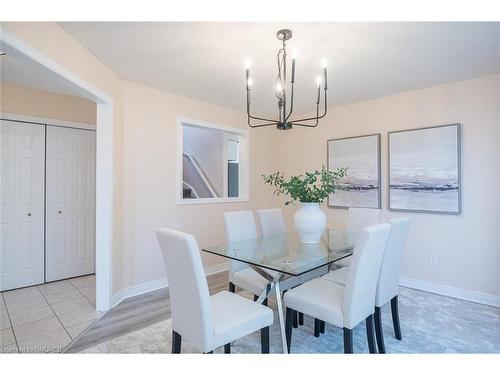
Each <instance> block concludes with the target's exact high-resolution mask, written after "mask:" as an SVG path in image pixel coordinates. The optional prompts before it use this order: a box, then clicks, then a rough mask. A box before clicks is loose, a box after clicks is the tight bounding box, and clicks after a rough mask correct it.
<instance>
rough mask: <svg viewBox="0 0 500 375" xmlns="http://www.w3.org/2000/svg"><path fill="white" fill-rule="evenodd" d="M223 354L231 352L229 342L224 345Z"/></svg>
mask: <svg viewBox="0 0 500 375" xmlns="http://www.w3.org/2000/svg"><path fill="white" fill-rule="evenodd" d="M224 354H231V344H230V343H229V344H226V345H224Z"/></svg>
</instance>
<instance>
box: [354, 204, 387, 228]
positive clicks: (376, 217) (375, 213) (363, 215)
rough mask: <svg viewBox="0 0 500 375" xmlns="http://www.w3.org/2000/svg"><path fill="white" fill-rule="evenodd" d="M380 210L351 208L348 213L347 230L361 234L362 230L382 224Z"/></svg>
mask: <svg viewBox="0 0 500 375" xmlns="http://www.w3.org/2000/svg"><path fill="white" fill-rule="evenodd" d="M380 211H381V210H379V209H378V208H357V207H349V210H348V213H347V230H348V231H352V232H360V231H361V230H362V229H364V228H366V227H369V226H372V225H375V224H379V223H380Z"/></svg>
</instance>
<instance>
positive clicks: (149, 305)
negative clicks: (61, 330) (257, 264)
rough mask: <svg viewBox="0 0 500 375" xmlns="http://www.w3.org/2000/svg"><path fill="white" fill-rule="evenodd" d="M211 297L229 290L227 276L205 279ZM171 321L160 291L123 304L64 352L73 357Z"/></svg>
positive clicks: (164, 295)
mask: <svg viewBox="0 0 500 375" xmlns="http://www.w3.org/2000/svg"><path fill="white" fill-rule="evenodd" d="M207 280H208V287H209V289H210V294H214V293H217V292H219V291H221V290H226V289H227V288H228V273H227V272H220V273H217V274H215V275H211V276H208V277H207ZM169 318H170V303H169V298H168V289H167V288H164V289H159V290H156V291H153V292H150V293H145V294H142V295H139V296H136V297H131V298H128V299H126V300H124V301H122V302H121V303H120V304H119V305H118V306H116V307H114V308H112V309H111V310H109V311H108V312H107V313H106V314H105V315H104V316H102V317H101V318H100V319H99V320H97V321H96V322H94V323H93V324H92V325H91V326H90V327H89V328H88V329H86V330H85V331H84V332H83V333H82V334H81V335H80V336H79V337H77V338H76V340H75V341H73V342H72V343H70V344H69V345H68V346H67V347H66V349H65V352H67V353H76V352H79V351H81V350H83V349H85V348H88V347H91V346H94V345H97V344H99V343H101V342H105V341H108V340H110V339H112V338H115V337H118V336H121V335H124V334H127V333H130V332H133V331H136V330H139V329H141V328H144V327H147V326H150V325H152V324H155V323H158V322H160V321H163V320H166V319H169Z"/></svg>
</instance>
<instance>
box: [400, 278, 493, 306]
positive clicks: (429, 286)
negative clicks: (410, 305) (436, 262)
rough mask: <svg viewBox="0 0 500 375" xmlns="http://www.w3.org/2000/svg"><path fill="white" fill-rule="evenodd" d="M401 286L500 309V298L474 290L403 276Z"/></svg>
mask: <svg viewBox="0 0 500 375" xmlns="http://www.w3.org/2000/svg"><path fill="white" fill-rule="evenodd" d="M399 285H400V286H404V287H407V288H412V289H418V290H423V291H425V292H430V293H435V294H440V295H442V296H447V297H453V298H458V299H462V300H465V301H470V302H476V303H481V304H483V305H489V306H494V307H500V296H496V295H493V294H488V293H482V292H476V291H474V290H468V289H461V288H456V287H453V286H449V285H444V284H439V283H434V282H431V281H423V280H417V279H412V278H409V277H404V276H401V277H400V278H399Z"/></svg>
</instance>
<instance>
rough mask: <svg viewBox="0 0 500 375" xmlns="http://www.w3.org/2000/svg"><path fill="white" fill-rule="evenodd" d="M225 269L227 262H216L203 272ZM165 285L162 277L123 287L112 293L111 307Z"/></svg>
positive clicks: (166, 281) (209, 272)
mask: <svg viewBox="0 0 500 375" xmlns="http://www.w3.org/2000/svg"><path fill="white" fill-rule="evenodd" d="M227 269H228V264H227V263H221V264H216V265H214V266H209V267H205V274H206V275H207V276H210V275H215V274H216V273H219V272H224V271H227ZM166 287H168V280H167V279H166V278H163V279H158V280H153V281H146V282H145V283H141V284H137V285H134V286H130V287H128V288H123V289H121V290H120V291H118V292H117V293H115V294H114V295H113V298H112V300H111V307H115V306H116V305H118V304H119V303H120V302H122V301H123V300H124V299H127V298H130V297H135V296H138V295H140V294H144V293H148V292H152V291H154V290H158V289H162V288H166Z"/></svg>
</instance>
